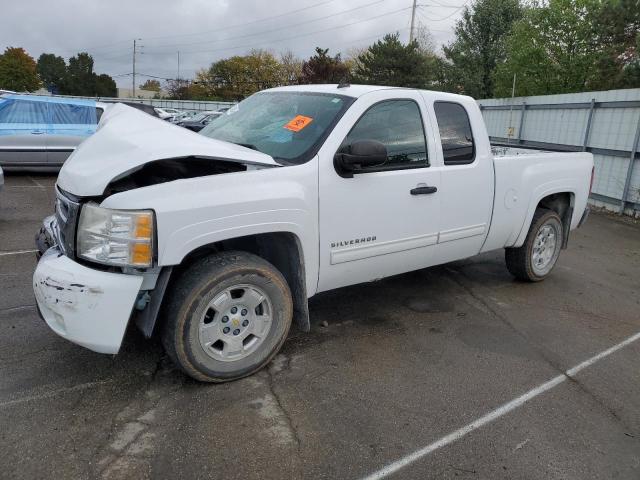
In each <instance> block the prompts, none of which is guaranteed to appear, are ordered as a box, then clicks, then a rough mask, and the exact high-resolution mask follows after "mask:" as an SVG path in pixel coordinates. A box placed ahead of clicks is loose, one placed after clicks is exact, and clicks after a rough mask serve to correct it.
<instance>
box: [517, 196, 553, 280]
mask: <svg viewBox="0 0 640 480" xmlns="http://www.w3.org/2000/svg"><path fill="white" fill-rule="evenodd" d="M563 238H564V231H563V227H562V220H561V219H560V217H559V216H558V214H557V213H556V212H554V211H552V210H547V209H546V208H538V209H537V210H536V212H535V214H534V215H533V219H532V220H531V226H530V227H529V232H528V233H527V238H526V239H525V241H524V244H523V245H522V246H521V247H519V248H507V249H505V260H506V262H507V269H508V270H509V272H510V273H511V275H513V276H514V277H516V278H517V279H519V280H524V281H527V282H539V281H541V280H544V279H545V278H546V277H547V276H548V275H549V274H550V273H551V270H553V267H554V266H555V264H556V262H557V261H558V256H559V255H560V250H561V248H562V240H563Z"/></svg>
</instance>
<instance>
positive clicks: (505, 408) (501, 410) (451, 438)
mask: <svg viewBox="0 0 640 480" xmlns="http://www.w3.org/2000/svg"><path fill="white" fill-rule="evenodd" d="M638 339H640V332H638V333H636V334H635V335H633V336H631V337H629V338H627V339H626V340H624V341H622V342H620V343H618V344H617V345H614V346H613V347H611V348H608V349H607V350H605V351H603V352H600V353H599V354H597V355H595V356H593V357H591V358H590V359H588V360H585V361H584V362H582V363H580V364H578V365H576V366H575V367H573V368H571V369H569V370H567V371H566V372H565V373H563V374H561V375H558V376H557V377H554V378H552V379H551V380H549V381H548V382H545V383H543V384H542V385H540V386H538V387H536V388H534V389H532V390H529V391H528V392H527V393H525V394H524V395H521V396H519V397H518V398H515V399H514V400H511V401H510V402H508V403H505V404H504V405H502V406H500V407H498V408H497V409H495V410H493V411H492V412H489V413H487V414H486V415H484V416H482V417H480V418H478V419H477V420H475V421H473V422H471V423H470V424H468V425H466V426H464V427H462V428H459V429H458V430H455V431H454V432H451V433H449V434H448V435H445V436H444V437H442V438H440V439H438V440H436V441H435V442H433V443H432V444H430V445H427V446H426V447H423V448H421V449H420V450H416V451H415V452H413V453H411V454H409V455H407V456H406V457H403V458H401V459H399V460H396V461H395V462H393V463H390V464H389V465H387V466H385V467H383V468H381V469H380V470H378V471H377V472H374V473H372V474H370V475H368V476H366V477H364V478H363V479H362V480H378V479H381V478H385V477H387V476H389V475H391V474H393V473H396V472H397V471H398V470H400V469H402V468H404V467H406V466H408V465H410V464H412V463H414V462H416V461H418V460H420V459H421V458H423V457H425V456H427V455H429V454H430V453H433V452H435V451H436V450H438V449H440V448H442V447H446V446H447V445H449V444H450V443H453V442H455V441H457V440H459V439H461V438H462V437H464V436H465V435H467V434H469V433H471V432H473V431H474V430H477V429H478V428H480V427H482V426H484V425H487V424H488V423H491V422H493V421H494V420H497V419H498V418H500V417H502V416H504V415H506V414H507V413H509V412H511V411H512V410H515V409H516V408H518V407H520V406H522V405H524V404H525V403H526V402H528V401H529V400H531V399H532V398H535V397H537V396H539V395H542V394H543V393H545V392H547V391H549V390H551V389H552V388H554V387H556V386H558V385H560V384H561V383H563V382H564V381H566V380H568V379H569V378H571V377H572V376H574V375H575V374H577V373H578V372H580V371H582V370H584V369H585V368H587V367H590V366H591V365H593V364H594V363H596V362H598V361H599V360H602V359H603V358H605V357H608V356H609V355H611V354H612V353H615V352H617V351H618V350H620V349H621V348H624V347H626V346H627V345H629V344H630V343H633V342H635V341H636V340H638Z"/></svg>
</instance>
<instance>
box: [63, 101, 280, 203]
mask: <svg viewBox="0 0 640 480" xmlns="http://www.w3.org/2000/svg"><path fill="white" fill-rule="evenodd" d="M194 156H195V157H205V158H215V159H220V160H229V161H235V162H240V163H252V164H260V165H270V166H276V165H278V164H277V163H276V162H275V161H274V160H273V158H272V157H271V156H269V155H266V154H264V153H261V152H257V151H255V150H251V149H249V148H245V147H241V146H240V145H235V144H233V143H227V142H221V141H219V140H213V139H211V138H208V137H205V136H203V135H199V134H197V133H195V132H192V131H190V130H187V129H185V128H182V127H178V126H176V125H172V124H171V123H169V122H166V121H164V120H160V119H158V118H155V117H152V116H151V115H148V114H146V113H144V112H141V111H140V110H137V109H135V108H132V107H129V106H127V105H123V104H115V105H114V106H112V107H110V108H109V109H107V111H106V112H105V113H104V114H103V116H102V118H101V119H100V123H99V125H98V130H97V131H96V133H95V134H93V135H92V136H91V137H89V138H88V139H87V140H85V141H84V142H82V143H81V144H80V146H78V148H76V150H75V152H73V154H71V156H70V157H69V158H68V159H67V161H66V162H65V163H64V166H63V167H62V170H60V174H59V176H58V186H59V187H60V188H61V189H62V190H65V191H67V192H69V193H71V194H73V195H77V196H79V197H85V196H97V195H101V194H102V193H103V192H104V190H105V188H106V187H107V185H108V184H109V183H110V182H111V180H113V179H114V178H116V177H118V176H119V175H122V174H123V173H125V172H128V171H130V170H132V169H135V168H136V167H139V166H141V165H144V164H146V163H148V162H152V161H154V160H162V159H169V158H182V157H194ZM212 161H213V160H212Z"/></svg>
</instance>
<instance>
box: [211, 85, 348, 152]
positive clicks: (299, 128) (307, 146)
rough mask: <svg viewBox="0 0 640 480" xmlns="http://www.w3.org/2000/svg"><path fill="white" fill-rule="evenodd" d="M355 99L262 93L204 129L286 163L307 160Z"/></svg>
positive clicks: (219, 137) (212, 136) (337, 96)
mask: <svg viewBox="0 0 640 480" xmlns="http://www.w3.org/2000/svg"><path fill="white" fill-rule="evenodd" d="M353 101H354V99H353V98H351V97H346V96H343V95H333V94H328V93H310V92H262V93H256V94H255V95H252V96H251V97H249V98H247V99H246V100H244V101H242V102H240V103H239V104H238V105H235V106H233V107H232V108H230V109H229V110H228V111H227V112H225V113H224V114H223V115H221V116H219V117H218V118H216V119H214V120H213V121H212V122H211V123H209V125H207V126H206V127H205V128H204V129H202V130H201V132H200V133H201V134H202V135H206V136H207V137H211V138H215V139H216V140H223V141H225V142H231V143H236V144H238V145H243V146H245V147H248V148H252V149H254V150H258V151H260V152H263V153H266V154H267V155H271V156H272V157H273V158H274V159H275V160H284V161H285V162H286V163H295V164H298V163H304V162H306V161H307V160H309V159H310V158H311V157H312V156H313V155H315V153H316V151H317V149H318V148H319V146H320V145H321V144H322V141H323V140H324V139H325V138H326V137H327V135H328V134H329V133H330V132H331V129H332V128H333V126H334V125H335V124H336V122H337V121H338V120H339V119H340V117H341V116H342V114H343V113H344V112H345V111H346V109H347V108H348V107H349V105H351V103H352V102H353Z"/></svg>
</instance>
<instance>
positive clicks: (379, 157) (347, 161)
mask: <svg viewBox="0 0 640 480" xmlns="http://www.w3.org/2000/svg"><path fill="white" fill-rule="evenodd" d="M387 155H388V154H387V147H385V145H384V144H383V143H381V142H378V141H376V140H358V141H356V142H353V143H352V144H350V145H346V146H344V147H342V148H341V149H340V150H339V151H338V153H336V154H335V156H334V157H333V164H334V166H335V168H336V171H337V172H338V174H339V175H340V176H341V177H344V178H352V177H353V175H354V174H355V173H360V171H361V170H363V169H365V168H369V167H377V166H380V165H384V163H385V162H386V161H387Z"/></svg>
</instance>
